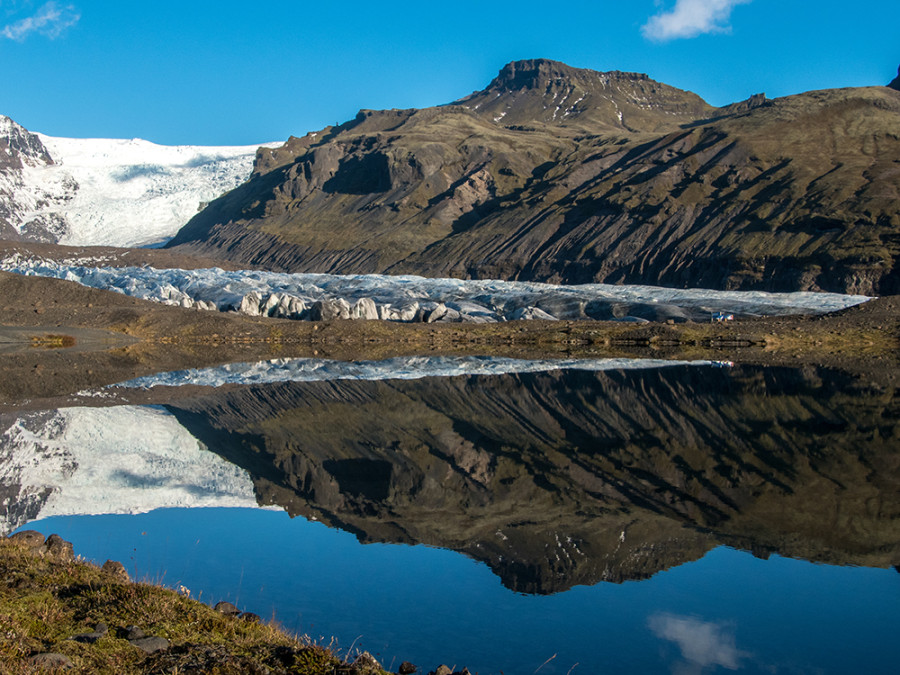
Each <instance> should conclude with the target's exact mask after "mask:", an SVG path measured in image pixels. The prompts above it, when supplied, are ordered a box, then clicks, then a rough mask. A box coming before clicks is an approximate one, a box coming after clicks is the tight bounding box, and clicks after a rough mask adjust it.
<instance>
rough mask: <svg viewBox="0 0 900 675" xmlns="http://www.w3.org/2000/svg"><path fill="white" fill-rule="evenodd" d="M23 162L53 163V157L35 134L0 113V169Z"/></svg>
mask: <svg viewBox="0 0 900 675" xmlns="http://www.w3.org/2000/svg"><path fill="white" fill-rule="evenodd" d="M23 163H24V164H29V165H31V166H35V165H38V164H53V159H52V158H51V157H50V153H49V152H47V148H45V147H44V144H43V143H41V139H40V138H38V136H37V134H33V133H31V132H30V131H28V130H27V129H25V128H24V127H23V126H21V125H20V124H17V123H16V122H14V121H13V120H11V119H10V118H9V117H6V116H4V115H0V169H9V168H20V167H21V166H22V165H23Z"/></svg>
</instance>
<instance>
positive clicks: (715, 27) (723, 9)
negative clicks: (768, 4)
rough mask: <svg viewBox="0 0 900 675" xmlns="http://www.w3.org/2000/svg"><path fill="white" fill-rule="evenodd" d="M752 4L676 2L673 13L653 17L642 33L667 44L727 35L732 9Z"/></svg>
mask: <svg viewBox="0 0 900 675" xmlns="http://www.w3.org/2000/svg"><path fill="white" fill-rule="evenodd" d="M748 2H750V0H676V2H675V7H673V8H672V9H670V10H669V11H667V12H660V13H659V14H657V15H656V16H652V17H650V20H649V21H648V22H647V23H645V24H644V26H643V27H642V28H641V32H642V33H643V34H644V37H645V38H648V39H650V40H657V41H659V42H665V41H666V40H675V39H677V38H692V37H697V36H698V35H701V34H702V33H716V32H722V31H727V30H728V17H729V16H730V15H731V10H732V8H733V7H734V6H735V5H742V4H745V3H748Z"/></svg>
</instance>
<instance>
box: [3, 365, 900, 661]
mask: <svg viewBox="0 0 900 675" xmlns="http://www.w3.org/2000/svg"><path fill="white" fill-rule="evenodd" d="M173 392H174V390H167V393H166V394H165V396H164V397H163V399H164V400H166V405H165V406H164V407H162V408H160V407H156V408H151V409H146V408H133V407H130V408H121V409H115V408H113V409H112V410H118V411H119V412H118V413H117V414H119V415H120V417H119V418H118V419H119V420H120V421H119V422H118V424H122V425H126V424H128V425H132V426H133V425H134V423H135V419H136V417H135V415H144V414H145V412H146V413H149V415H148V416H146V417H140V419H141V420H143V421H142V423H141V433H138V434H135V433H134V430H133V429H130V430H126V429H124V428H123V429H119V430H116V429H107V430H105V433H102V434H100V433H98V434H94V435H92V434H91V433H89V432H87V431H84V429H85V428H89V427H90V425H85V423H84V421H83V420H85V419H87V420H89V421H90V423H91V424H93V425H94V426H97V425H98V424H101V423H100V422H98V421H97V420H99V419H101V418H100V417H97V412H96V410H91V409H69V410H67V411H47V412H42V413H33V412H28V413H21V414H19V415H18V416H16V415H15V414H9V415H4V416H2V417H0V422H2V424H0V431H2V432H3V433H2V435H0V449H2V452H3V453H4V455H3V457H4V461H5V466H6V473H5V474H4V477H3V482H4V483H5V485H6V488H7V491H11V490H13V488H14V487H15V485H19V487H20V493H21V494H20V496H21V497H22V498H21V499H20V500H19V501H18V503H17V502H16V499H15V497H13V498H11V499H10V500H8V501H7V503H6V508H7V522H8V524H9V526H10V527H12V526H15V527H20V528H25V527H27V528H31V529H38V530H40V531H42V532H45V533H48V534H49V533H51V532H57V533H59V534H61V535H62V536H63V537H65V538H66V539H69V540H71V541H73V542H74V544H75V548H76V551H77V552H79V553H80V554H82V555H84V556H86V557H88V558H91V559H94V560H97V561H98V562H101V563H102V562H103V561H104V560H106V559H107V558H111V559H118V560H121V561H122V562H123V563H124V564H125V565H126V567H127V568H128V569H129V571H130V572H132V574H133V575H135V576H138V577H141V578H148V579H151V580H158V581H162V582H163V583H166V584H168V585H172V586H178V585H183V586H185V587H187V588H188V589H190V591H191V593H192V594H193V595H194V596H195V597H198V596H199V597H200V598H201V599H202V600H204V601H208V602H211V603H214V602H216V601H218V600H221V599H227V600H230V601H232V602H235V603H236V604H238V605H239V606H240V607H242V608H245V609H247V610H249V611H255V612H257V613H259V614H261V615H264V616H270V617H274V618H275V620H277V621H278V622H280V623H281V624H283V625H284V626H286V627H288V628H290V629H292V630H297V631H300V632H303V633H306V634H308V635H310V636H311V637H313V638H319V637H321V636H328V638H327V639H326V641H327V640H328V639H330V638H331V636H334V637H335V638H336V640H337V645H338V646H339V647H340V648H341V649H345V650H350V649H351V648H352V649H354V650H355V649H357V648H362V649H367V650H369V651H371V652H373V653H376V654H377V655H378V656H379V658H381V659H382V660H383V662H384V663H385V665H386V666H391V665H392V664H393V666H394V667H395V668H396V667H397V665H398V664H399V662H400V661H402V660H411V661H413V662H414V663H416V664H417V665H419V666H420V667H423V668H424V670H425V671H426V672H427V670H429V669H431V668H434V667H435V666H436V665H437V664H439V663H446V664H448V665H451V666H452V665H454V664H455V665H457V666H458V667H462V666H463V665H466V666H468V667H469V668H470V669H471V670H472V671H473V672H475V671H478V672H480V673H482V674H486V673H500V672H504V673H507V674H510V673H534V672H536V671H537V672H539V673H551V674H556V673H559V674H563V675H565V674H566V673H570V672H571V673H601V672H648V673H655V672H660V673H668V672H671V673H715V672H746V673H755V672H766V673H772V672H775V673H846V672H869V673H889V672H894V668H895V666H896V663H897V661H898V657H900V646H898V641H897V640H896V639H895V636H896V634H897V629H898V628H900V619H898V616H897V612H896V608H897V606H898V604H900V603H898V601H900V574H898V573H897V571H896V569H895V568H894V567H893V566H894V565H897V564H898V563H900V524H898V523H900V490H898V489H897V488H898V485H900V475H898V466H900V444H898V439H900V421H898V407H900V406H898V403H897V399H896V396H895V388H894V387H893V386H891V385H889V384H885V383H884V382H882V381H880V380H879V379H878V378H874V379H873V378H872V377H862V376H857V375H852V374H848V373H844V372H840V371H833V370H829V369H825V368H812V369H809V368H807V369H805V370H798V369H789V368H782V369H771V368H767V369H763V368H750V367H743V368H742V367H736V368H721V367H711V366H706V365H700V366H689V365H678V366H673V367H668V368H646V369H641V370H627V371H626V370H611V371H591V370H566V371H550V372H539V373H523V374H509V375H491V376H474V375H464V376H456V377H436V378H426V379H422V380H416V381H395V380H380V381H364V382H359V381H340V382H337V381H325V382H278V383H273V384H265V385H255V386H252V387H232V388H228V389H223V390H216V389H211V390H208V391H207V393H201V394H197V393H192V394H191V395H190V396H186V397H181V398H179V397H178V396H177V395H175V394H174V393H173ZM163 399H161V400H163ZM79 411H86V412H79ZM85 416H86V417H85ZM102 419H105V420H106V421H105V422H103V424H109V425H114V424H116V423H117V422H115V421H114V420H115V419H117V418H116V414H112V413H110V415H108V416H107V417H104V418H102ZM153 419H156V420H158V421H159V422H160V423H161V424H165V425H168V426H166V429H167V431H166V433H165V434H162V435H160V434H158V433H157V434H154V433H153V432H151V430H150V429H149V428H148V427H147V425H148V424H149V423H148V422H147V420H153ZM78 420H82V421H81V422H78ZM128 420H130V421H128ZM79 424H80V425H81V426H79ZM173 425H174V426H173ZM76 428H77V429H81V430H80V431H78V433H75V432H74V431H71V430H73V429H76ZM184 434H186V436H185V435H184ZM100 437H102V438H104V439H106V440H103V441H102V442H101V441H100V440H98V438H100ZM117 437H118V438H119V441H118V443H117V442H116V441H115V440H112V441H111V440H109V439H115V438H117ZM141 437H150V438H153V439H156V440H154V441H152V442H153V443H156V444H157V445H158V444H159V443H160V442H164V443H170V444H172V445H173V447H177V448H178V451H177V453H175V454H177V456H178V458H179V461H178V462H175V461H174V460H173V459H172V457H171V456H170V455H171V453H170V454H168V455H167V454H166V453H165V452H162V451H161V450H160V449H159V448H157V449H156V450H155V451H151V450H150V449H146V450H145V451H143V453H142V454H143V455H145V456H147V455H152V454H153V453H154V452H156V453H157V454H158V455H159V456H160V457H163V459H162V460H160V461H159V462H158V463H157V465H156V468H151V467H149V466H148V467H147V468H146V469H143V470H137V468H135V470H134V471H131V472H127V473H126V472H123V471H121V470H118V469H117V470H115V471H105V472H104V471H100V470H98V469H97V467H100V466H105V467H109V466H115V463H114V462H113V461H112V457H113V455H115V454H116V453H120V452H126V451H127V452H135V450H136V447H137V446H139V445H140V442H141V441H140V438H141ZM185 438H187V440H185ZM126 439H130V440H126ZM159 439H168V440H166V441H160V440H159ZM79 443H80V444H82V446H84V447H82V448H80V449H79V448H76V447H75V446H76V445H78V444H79ZM29 444H30V445H29ZM67 445H68V446H69V449H68V450H67ZM123 446H129V447H123ZM138 450H140V448H138ZM29 452H31V453H37V455H36V456H38V457H42V458H43V459H42V460H41V461H42V462H43V463H44V464H47V463H48V462H49V461H50V460H48V459H47V458H48V457H50V456H52V457H56V458H57V459H58V458H59V457H60V456H65V457H68V460H67V461H63V462H61V466H65V467H69V468H70V470H69V469H67V470H66V471H61V472H58V473H57V474H53V475H54V476H55V477H52V478H48V479H47V480H48V481H51V482H52V484H48V485H47V486H45V487H46V488H47V489H45V490H43V491H41V490H36V489H31V488H29V490H25V489H24V488H22V487H21V486H22V485H24V484H25V481H21V480H20V481H19V483H18V484H16V482H15V477H14V476H12V475H10V472H9V467H11V466H27V465H28V459H27V458H28V457H29V456H30V455H29V454H28V453H29ZM66 452H69V453H70V454H69V455H66ZM41 453H43V454H41ZM192 453H193V454H192ZM223 462H224V464H222V463H223ZM159 467H162V468H159ZM166 467H168V468H166ZM227 467H231V469H228V468H227ZM210 472H213V473H216V472H217V475H219V474H221V475H222V476H224V477H225V478H223V479H222V480H221V481H220V483H219V484H216V485H211V484H210V483H209V481H206V482H204V481H203V480H202V479H203V477H204V476H208V475H209V474H210ZM235 472H237V473H235ZM50 474H52V472H50ZM48 475H49V474H48ZM79 475H82V478H80V479H78V476H79ZM83 476H94V477H95V478H96V480H98V481H102V482H103V484H97V485H96V486H95V489H96V494H97V496H98V502H100V503H102V508H100V507H92V505H91V504H90V499H89V498H87V497H84V495H86V494H89V493H90V486H91V484H90V481H89V480H87V479H85V478H84V477H83ZM241 476H244V478H241ZM76 479H77V480H76ZM242 481H243V482H242ZM31 482H32V483H33V482H34V480H32V481H31ZM113 484H114V485H113ZM73 485H75V486H76V487H77V489H78V491H79V492H78V493H77V494H78V495H80V496H79V499H78V500H72V499H69V500H66V499H64V498H63V497H64V496H65V493H66V492H67V491H71V490H73V489H75V488H74V487H73ZM32 487H34V486H32ZM113 488H114V489H113ZM129 489H130V492H129ZM86 490H87V491H86ZM217 490H219V492H217ZM26 492H27V495H26V494H25V493H26ZM73 494H74V493H73ZM185 494H190V495H192V496H193V497H195V498H196V499H197V501H195V502H191V503H192V504H196V505H197V506H203V507H204V508H156V507H165V506H167V505H174V504H179V503H183V502H180V501H178V500H179V499H182V497H177V499H175V498H173V497H171V495H182V496H183V495H185ZM111 495H112V496H111ZM151 495H155V496H151ZM160 495H169V497H167V498H168V499H170V501H169V503H168V504H167V503H166V501H165V499H163V498H162V497H160ZM248 495H249V496H250V497H251V498H254V499H255V501H256V502H257V504H258V505H261V506H263V507H265V508H235V507H234V504H236V503H246V499H247V498H248ZM54 499H56V501H55V502H54ZM173 499H174V501H172V500H173ZM217 499H220V500H222V501H219V502H217V501H216V500H217ZM229 500H230V501H229ZM235 500H239V501H237V502H236V501H235ZM240 500H244V501H243V502H242V501H240ZM76 501H77V503H80V504H81V505H82V506H81V509H80V511H79V510H78V509H76V508H69V512H68V513H66V511H65V509H64V508H63V507H62V506H61V505H64V504H72V503H75V502H76ZM217 503H218V504H227V505H228V506H229V508H225V507H223V506H217V505H216V504H217ZM53 504H56V507H54V508H55V509H56V510H53V509H51V508H49V507H50V506H53ZM145 504H149V505H152V507H154V510H152V511H150V512H149V513H134V514H125V513H121V512H122V511H141V510H145V509H146V508H150V506H145ZM26 507H27V508H26ZM104 512H106V514H105V515H102V514H103V513H104ZM48 513H54V514H57V515H52V516H49V517H47V514H48ZM85 513H96V514H98V515H82V514H85ZM110 513H112V514H114V515H110ZM288 514H290V516H294V517H290V516H289V515H288ZM34 518H37V520H32V519H34ZM28 521H31V522H28Z"/></svg>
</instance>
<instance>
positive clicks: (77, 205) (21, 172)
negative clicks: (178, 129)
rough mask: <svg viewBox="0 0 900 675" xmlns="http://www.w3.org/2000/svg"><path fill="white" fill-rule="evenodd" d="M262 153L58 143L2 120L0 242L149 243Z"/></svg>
mask: <svg viewBox="0 0 900 675" xmlns="http://www.w3.org/2000/svg"><path fill="white" fill-rule="evenodd" d="M256 149H257V146H255V145H254V146H243V147H241V146H238V147H204V146H163V145H156V144H154V143H150V142H148V141H143V140H140V139H131V140H114V139H76V138H54V137H51V136H45V135H43V134H35V133H31V132H29V131H27V130H26V129H24V128H23V127H22V126H21V125H19V124H17V123H16V122H14V121H12V120H11V119H9V118H8V117H3V116H0V238H3V239H13V240H24V241H38V242H51V243H62V244H69V245H72V246H81V245H107V246H143V245H148V244H159V243H162V242H164V241H166V240H167V239H169V238H170V237H171V236H172V235H173V234H175V233H176V232H177V231H178V229H179V228H180V227H181V226H182V225H184V224H185V223H186V222H187V221H188V220H189V219H190V218H191V216H193V215H194V214H195V213H197V211H198V210H199V209H201V208H202V207H203V206H205V204H206V203H207V202H209V201H210V200H212V199H214V198H216V197H218V196H219V195H221V194H222V193H224V192H227V191H228V190H230V189H232V188H234V187H236V186H238V185H240V184H241V183H242V182H243V181H244V180H245V179H246V178H247V177H248V176H249V174H250V171H251V168H252V164H253V157H254V155H255V152H256Z"/></svg>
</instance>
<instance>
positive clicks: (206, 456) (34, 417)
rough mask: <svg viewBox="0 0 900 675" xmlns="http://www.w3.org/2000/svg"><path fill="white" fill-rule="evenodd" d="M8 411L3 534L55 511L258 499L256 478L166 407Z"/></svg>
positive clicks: (2, 433)
mask: <svg viewBox="0 0 900 675" xmlns="http://www.w3.org/2000/svg"><path fill="white" fill-rule="evenodd" d="M5 419H6V422H5V423H4V424H3V425H2V426H0V486H2V488H3V498H2V501H0V533H2V534H8V533H9V532H11V531H13V530H15V529H16V528H18V527H21V526H22V525H24V524H26V523H27V522H30V521H32V520H37V519H39V518H47V517H50V516H61V515H95V514H116V513H121V514H126V513H143V512H147V511H152V510H154V509H158V508H165V507H210V506H241V507H256V506H257V502H256V497H255V493H254V490H253V483H252V481H251V479H250V476H249V475H248V474H247V473H246V472H245V471H243V470H242V469H239V468H238V467H236V466H234V465H232V464H230V463H228V462H226V461H225V460H224V459H222V458H221V457H219V456H218V455H216V454H214V453H212V452H210V451H209V450H207V449H206V448H205V447H204V446H203V445H202V444H201V443H200V442H199V441H198V440H197V439H195V438H194V437H193V436H191V434H190V433H189V432H188V431H187V429H185V428H184V427H183V426H182V425H181V424H179V422H178V421H177V420H176V419H175V416H174V415H172V414H171V413H169V412H167V411H165V410H163V409H162V408H155V407H141V406H120V407H115V408H89V407H75V408H62V409H59V410H54V411H48V412H24V413H21V414H20V415H18V416H17V417H12V419H10V416H6V417H5ZM4 427H5V428H4Z"/></svg>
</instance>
